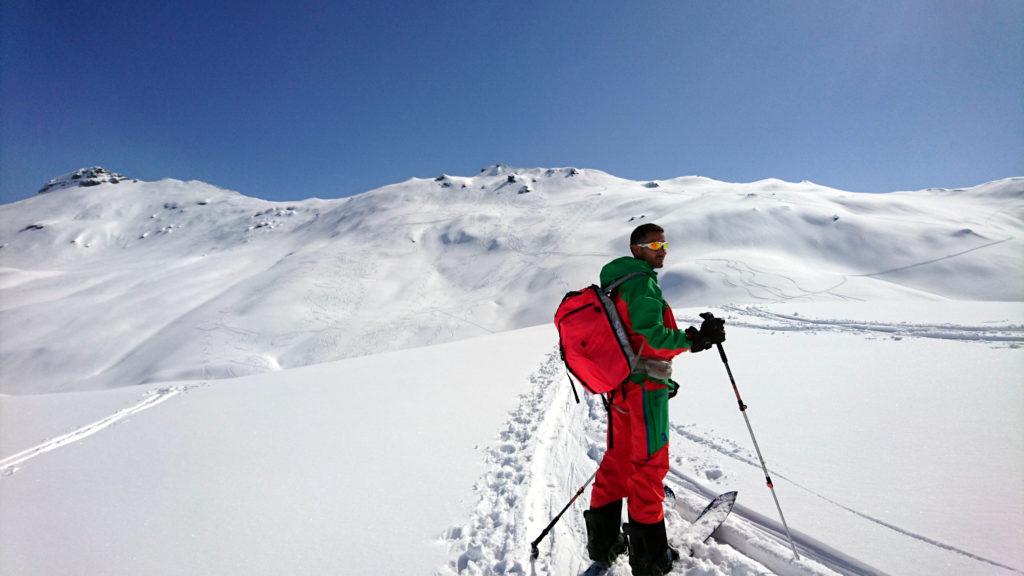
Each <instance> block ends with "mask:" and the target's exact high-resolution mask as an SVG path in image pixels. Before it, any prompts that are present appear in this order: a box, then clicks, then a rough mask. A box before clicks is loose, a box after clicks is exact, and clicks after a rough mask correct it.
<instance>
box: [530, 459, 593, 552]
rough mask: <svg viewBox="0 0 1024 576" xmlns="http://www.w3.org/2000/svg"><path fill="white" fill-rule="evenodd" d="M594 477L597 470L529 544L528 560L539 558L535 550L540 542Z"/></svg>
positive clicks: (537, 550)
mask: <svg viewBox="0 0 1024 576" xmlns="http://www.w3.org/2000/svg"><path fill="white" fill-rule="evenodd" d="M595 476H597V470H594V473H593V474H591V475H590V478H587V481H586V482H584V483H583V486H580V489H579V490H577V491H576V494H574V495H573V497H572V498H570V499H569V502H567V503H566V505H565V508H562V511H561V512H559V513H558V516H555V518H554V519H553V520H552V521H551V523H550V524H548V525H547V527H545V528H544V531H543V532H541V533H540V536H537V539H536V540H534V541H533V542H530V558H536V557H537V556H540V550H539V549H538V548H537V545H538V544H540V541H541V540H543V539H544V537H545V536H547V535H548V532H550V531H551V529H552V528H554V527H555V524H556V523H557V522H558V520H559V519H560V518H561V517H562V514H565V511H566V510H568V509H569V506H572V503H573V502H575V501H576V499H577V498H579V497H580V494H583V491H584V490H586V489H587V486H589V485H590V483H591V482H593V481H594V477H595Z"/></svg>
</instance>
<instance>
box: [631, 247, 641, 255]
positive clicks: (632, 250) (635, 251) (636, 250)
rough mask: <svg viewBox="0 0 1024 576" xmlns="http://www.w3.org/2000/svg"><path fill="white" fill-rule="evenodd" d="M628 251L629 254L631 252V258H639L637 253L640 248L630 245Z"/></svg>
mask: <svg viewBox="0 0 1024 576" xmlns="http://www.w3.org/2000/svg"><path fill="white" fill-rule="evenodd" d="M629 252H630V253H631V254H633V258H639V257H640V254H639V252H640V249H639V248H637V247H636V246H630V247H629Z"/></svg>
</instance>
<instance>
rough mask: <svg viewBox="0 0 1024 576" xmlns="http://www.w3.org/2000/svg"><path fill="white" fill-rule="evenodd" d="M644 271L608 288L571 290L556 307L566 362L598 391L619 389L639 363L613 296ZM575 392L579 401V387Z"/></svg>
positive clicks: (569, 368) (589, 386)
mask: <svg viewBox="0 0 1024 576" xmlns="http://www.w3.org/2000/svg"><path fill="white" fill-rule="evenodd" d="M642 274H643V272H633V273H630V274H627V275H625V276H623V277H622V278H619V279H617V280H616V281H615V282H612V283H611V284H610V285H609V286H608V289H607V290H601V288H600V287H598V286H595V285H593V284H591V285H590V286H588V287H586V288H584V289H583V290H578V291H573V292H569V293H568V294H566V295H565V297H564V298H562V303H561V304H559V305H558V309H557V310H555V327H556V328H557V329H558V337H559V342H558V348H559V350H560V351H561V353H562V361H563V362H565V367H566V369H568V371H569V372H570V373H571V374H572V375H573V376H575V377H576V379H577V380H579V381H580V383H581V384H583V387H584V388H586V389H587V390H588V391H590V392H592V393H594V394H604V393H606V392H611V391H613V390H615V389H616V388H618V387H619V386H621V385H622V383H623V382H625V381H626V379H628V378H629V375H630V374H631V373H632V372H633V368H634V367H635V366H636V362H637V358H638V356H637V354H636V353H635V352H633V348H632V346H630V345H629V337H628V336H627V335H626V327H625V325H623V323H622V319H621V318H620V317H619V312H618V310H616V309H615V304H614V303H613V302H612V298H611V296H612V293H613V292H614V291H615V289H616V288H618V287H619V286H620V285H621V284H622V283H623V282H625V281H626V280H629V279H630V278H633V277H634V276H640V275H642ZM569 382H570V384H571V383H572V380H571V379H570V380H569ZM572 392H573V395H575V396H576V402H579V401H580V399H579V395H578V394H576V387H575V386H573V389H572Z"/></svg>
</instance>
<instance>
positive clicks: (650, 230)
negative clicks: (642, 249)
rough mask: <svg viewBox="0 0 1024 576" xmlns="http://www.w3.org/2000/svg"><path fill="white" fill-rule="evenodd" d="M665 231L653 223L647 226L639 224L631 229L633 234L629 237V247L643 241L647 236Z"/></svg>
mask: <svg viewBox="0 0 1024 576" xmlns="http://www.w3.org/2000/svg"><path fill="white" fill-rule="evenodd" d="M664 231H665V229H664V228H662V227H661V226H658V225H657V224H655V223H654V222H648V223H647V224H641V225H639V226H637V227H636V228H635V229H633V233H632V234H630V235H629V245H630V246H632V245H634V244H636V243H637V242H639V241H641V240H643V239H644V238H646V237H647V235H648V234H657V233H659V232H664Z"/></svg>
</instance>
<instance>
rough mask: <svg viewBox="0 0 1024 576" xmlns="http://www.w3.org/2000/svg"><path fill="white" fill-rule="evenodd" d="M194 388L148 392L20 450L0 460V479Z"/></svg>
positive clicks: (174, 388)
mask: <svg viewBox="0 0 1024 576" xmlns="http://www.w3.org/2000/svg"><path fill="white" fill-rule="evenodd" d="M193 387H195V385H182V386H169V387H166V388H159V389H157V390H154V391H152V392H150V393H149V394H148V395H147V396H146V398H145V399H143V400H142V401H141V402H138V403H137V404H134V405H132V406H129V407H127V408H124V409H122V410H119V411H117V412H116V413H114V414H111V415H110V416H107V417H106V418H101V419H99V420H97V421H95V422H92V423H91V424H86V425H85V426H82V427H80V428H76V429H75V430H72V431H71V432H68V433H67V434H63V435H61V436H57V437H56V438H51V439H50V440H47V441H46V442H43V443H41V444H38V445H36V446H33V447H32V448H29V449H27V450H22V451H21V452H18V453H17V454H13V455H11V456H8V457H7V458H4V459H3V460H0V477H7V476H11V475H13V474H14V473H16V472H17V471H18V470H20V469H21V467H20V465H21V464H24V463H25V462H27V461H28V460H31V459H32V458H35V457H36V456H39V455H42V454H45V453H47V452H50V451H53V450H56V449H58V448H63V447H65V446H69V445H71V444H74V443H75V442H78V441H80V440H84V439H86V438H88V437H89V436H92V435H93V434H96V433H97V432H101V431H103V430H105V429H106V428H109V427H110V426H113V425H114V424H117V423H118V422H120V421H122V420H124V419H125V418H128V417H129V416H133V415H135V414H138V413H139V412H142V411H143V410H149V409H150V408H152V407H154V406H157V405H159V404H162V403H164V402H166V401H168V400H170V399H171V398H173V397H175V396H177V395H178V394H181V393H182V392H184V391H186V390H189V389H190V388H193Z"/></svg>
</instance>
